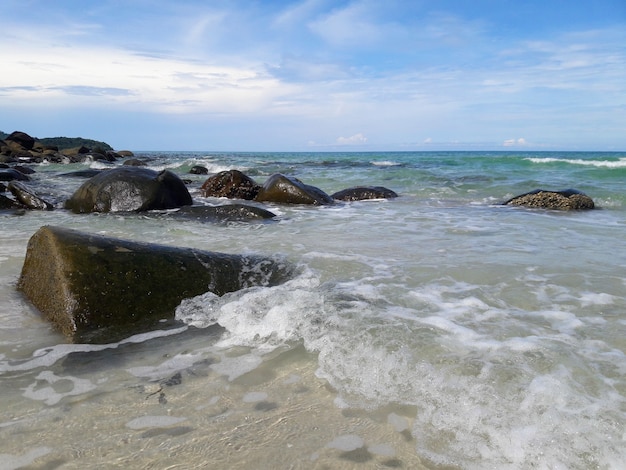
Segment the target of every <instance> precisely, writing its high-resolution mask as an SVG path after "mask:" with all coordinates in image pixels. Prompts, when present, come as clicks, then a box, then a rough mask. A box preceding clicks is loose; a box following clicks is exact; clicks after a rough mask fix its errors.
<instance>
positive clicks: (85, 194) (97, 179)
mask: <svg viewBox="0 0 626 470" xmlns="http://www.w3.org/2000/svg"><path fill="white" fill-rule="evenodd" d="M192 202H193V201H192V199H191V195H190V194H189V191H188V190H187V187H186V186H185V183H183V181H182V180H181V179H180V178H179V177H178V176H176V175H175V174H174V173H172V172H171V171H169V170H163V171H161V172H156V171H154V170H151V169H148V168H141V167H133V166H128V167H119V168H114V169H111V170H106V171H103V172H101V173H99V174H97V175H96V176H94V177H92V178H90V179H89V180H87V181H85V182H84V183H83V184H82V186H80V187H79V188H78V189H77V190H76V192H75V193H74V194H73V195H72V197H71V198H70V199H69V200H68V201H66V203H65V207H66V209H69V210H71V211H73V212H76V213H84V212H120V211H121V212H129V211H136V212H140V211H148V210H155V209H175V208H177V207H182V206H187V205H191V204H192Z"/></svg>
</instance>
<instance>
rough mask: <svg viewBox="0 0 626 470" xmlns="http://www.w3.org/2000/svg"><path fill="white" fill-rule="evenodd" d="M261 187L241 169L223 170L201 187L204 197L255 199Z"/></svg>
mask: <svg viewBox="0 0 626 470" xmlns="http://www.w3.org/2000/svg"><path fill="white" fill-rule="evenodd" d="M260 188H261V187H260V186H259V185H258V184H257V183H256V181H254V180H253V179H252V178H250V177H249V176H246V175H245V174H243V173H242V172H241V171H239V170H228V171H221V172H219V173H217V174H215V175H213V176H211V177H210V178H209V179H207V180H206V181H205V182H204V184H203V185H202V187H201V188H200V194H201V195H202V196H204V197H227V198H231V199H246V200H248V201H250V200H252V199H254V198H255V197H256V195H257V193H258V192H259V189H260Z"/></svg>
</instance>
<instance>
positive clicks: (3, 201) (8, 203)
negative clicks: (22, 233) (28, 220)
mask: <svg viewBox="0 0 626 470" xmlns="http://www.w3.org/2000/svg"><path fill="white" fill-rule="evenodd" d="M23 208H24V206H22V205H21V204H19V203H18V202H17V201H14V200H13V199H11V198H8V197H6V196H5V195H4V194H0V210H3V211H4V210H15V209H23Z"/></svg>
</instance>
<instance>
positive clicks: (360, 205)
mask: <svg viewBox="0 0 626 470" xmlns="http://www.w3.org/2000/svg"><path fill="white" fill-rule="evenodd" d="M150 156H151V157H152V158H154V160H153V161H152V162H151V164H150V165H151V167H152V168H155V169H162V168H170V169H172V170H173V171H175V172H177V173H179V174H180V175H181V176H184V177H185V178H189V179H191V180H192V182H191V183H190V184H189V188H190V191H191V192H192V195H193V196H194V200H195V201H196V203H198V204H224V203H228V202H230V201H227V200H219V199H205V198H201V197H200V196H199V193H198V188H199V186H200V184H201V183H202V182H203V181H204V179H206V177H204V176H197V175H188V174H187V173H188V171H189V169H190V168H191V166H193V165H195V164H202V165H205V166H207V167H208V168H209V170H210V171H211V172H217V171H220V170H224V169H229V168H237V169H240V170H242V171H244V172H246V173H247V174H249V175H250V176H252V177H253V178H255V179H256V180H257V181H259V182H262V181H264V179H265V178H266V177H267V176H269V175H271V174H273V173H276V172H282V173H285V174H289V175H292V176H295V177H297V178H299V179H301V180H302V181H304V182H306V183H307V184H313V185H315V186H318V187H320V188H321V189H323V190H324V191H326V192H328V193H329V194H330V193H332V192H334V191H338V190H340V189H344V188H346V187H350V186H356V185H364V184H366V185H367V184H369V185H380V186H385V187H388V188H390V189H393V190H394V191H396V192H398V193H399V194H400V197H399V198H397V199H393V200H374V201H362V202H354V203H346V204H343V203H342V204H337V205H334V206H327V207H303V206H275V205H268V206H266V207H267V208H269V209H270V210H272V211H273V212H275V213H276V214H277V218H276V220H275V221H272V222H269V223H267V222H266V223H242V222H229V223H201V222H198V221H180V220H173V219H168V218H165V217H163V216H162V214H141V215H114V214H92V215H74V214H69V213H67V212H65V211H63V210H56V211H53V212H29V213H27V214H26V215H24V216H14V215H10V214H0V227H2V230H1V233H0V237H1V244H0V281H1V282H0V387H2V394H1V395H0V401H1V405H2V406H1V407H0V410H1V411H0V455H1V456H2V459H0V461H2V462H3V463H2V464H0V467H1V465H5V467H6V468H20V466H28V465H31V466H33V467H34V468H79V467H82V468H85V467H91V468H96V467H99V468H100V467H102V466H105V467H106V466H109V467H113V468H115V467H124V468H129V467H130V468H205V467H207V466H209V467H212V468H250V469H252V468H268V469H273V468H420V467H422V468H468V469H472V468H476V469H482V468H511V469H519V468H546V469H547V468H567V469H593V468H599V469H613V468H614V469H618V468H622V465H623V462H624V461H626V450H625V449H626V433H625V432H624V424H625V423H626V379H625V373H626V355H625V351H626V339H625V338H626V335H625V334H624V333H625V332H626V299H625V296H624V291H625V290H626V277H625V276H624V272H625V267H626V237H624V228H625V226H626V192H625V191H624V181H625V179H626V156H625V155H623V154H600V153H597V154H596V153H523V154H520V153H471V152H469V153H462V152H456V153H453V152H441V153H385V154H367V153H361V154H351V153H347V154H331V153H328V154H285V153H277V154H270V153H263V154H210V153H193V154H191V153H187V154H167V153H157V154H151V155H150ZM87 166H93V167H101V166H104V165H102V164H99V163H92V164H87ZM84 167H85V165H72V166H62V165H42V166H39V167H37V168H36V169H37V170H38V173H37V174H36V178H37V180H36V181H35V182H34V183H33V185H34V186H35V187H37V188H38V190H39V191H40V193H41V194H45V195H48V197H49V198H51V199H52V200H55V201H56V202H58V203H59V204H60V203H61V202H62V201H63V199H64V198H65V197H67V196H69V195H70V194H71V193H72V192H73V190H74V189H75V188H76V187H77V186H78V185H79V184H80V183H81V182H82V181H83V180H75V179H70V178H67V177H60V176H57V175H58V173H61V172H66V171H70V170H76V169H83V168H84ZM569 187H574V188H577V189H579V190H582V191H584V192H585V193H587V194H588V195H589V196H591V197H592V198H593V199H594V201H595V202H596V205H597V206H598V207H599V209H598V210H594V211H588V212H571V213H569V212H568V213H566V212H554V211H541V210H528V209H523V208H514V207H505V206H501V205H499V203H501V202H502V201H504V200H506V199H508V198H510V197H512V196H514V195H517V194H520V193H523V192H527V191H530V190H533V189H536V188H543V189H554V190H558V189H565V188H569ZM47 224H53V225H62V226H66V227H71V228H75V229H79V230H84V231H89V232H94V233H101V234H106V235H109V236H115V237H123V238H129V239H135V240H143V241H148V242H158V243H165V244H171V245H177V246H192V247H197V248H202V249H207V250H212V251H222V252H228V253H259V254H264V255H275V254H276V255H280V256H284V257H286V258H287V259H289V260H290V261H292V262H293V263H295V264H297V265H298V266H299V274H298V275H297V276H296V277H295V278H294V279H292V280H291V281H289V282H287V283H285V284H284V285H281V286H276V287H271V288H252V289H246V290H243V291H239V292H235V293H232V294H227V295H225V296H223V297H219V298H218V297H216V296H214V295H212V294H205V295H203V296H199V297H196V298H193V299H187V300H185V301H183V302H182V304H181V305H180V306H179V308H178V310H177V317H178V318H179V319H180V320H182V321H184V323H185V324H186V325H187V326H185V327H181V328H179V329H176V330H171V331H160V332H154V333H150V334H146V335H138V336H136V337H132V338H129V339H128V340H125V341H123V342H121V343H115V344H111V345H104V346H94V345H69V344H66V343H65V340H64V338H62V337H61V336H59V335H58V334H57V333H56V332H55V331H54V330H52V329H51V328H50V327H49V325H48V324H47V323H45V322H44V321H42V320H41V318H40V317H39V315H38V313H37V312H36V311H34V310H33V309H32V307H30V306H29V304H28V302H26V301H25V300H24V299H23V298H22V297H21V296H20V295H19V294H18V293H17V292H16V291H15V282H16V280H17V278H18V276H19V273H20V269H21V265H22V263H23V259H24V254H25V250H26V243H27V240H28V238H29V237H30V236H31V235H32V234H33V233H34V232H35V231H36V230H37V229H38V228H39V227H40V226H42V225H47Z"/></svg>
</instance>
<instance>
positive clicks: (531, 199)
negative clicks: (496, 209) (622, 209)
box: [504, 189, 595, 210]
mask: <svg viewBox="0 0 626 470" xmlns="http://www.w3.org/2000/svg"><path fill="white" fill-rule="evenodd" d="M504 205H512V206H525V207H538V208H541V209H554V210H588V209H593V208H594V207H595V204H594V202H593V199H591V198H590V197H589V196H587V195H586V194H585V193H583V192H580V191H578V190H576V189H565V190H563V191H546V190H544V189H535V190H534V191H530V192H528V193H525V194H520V195H519V196H515V197H514V198H511V199H509V200H508V201H506V202H505V203H504Z"/></svg>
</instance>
